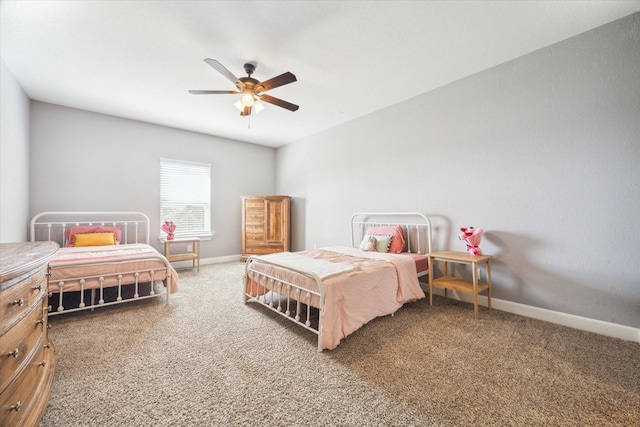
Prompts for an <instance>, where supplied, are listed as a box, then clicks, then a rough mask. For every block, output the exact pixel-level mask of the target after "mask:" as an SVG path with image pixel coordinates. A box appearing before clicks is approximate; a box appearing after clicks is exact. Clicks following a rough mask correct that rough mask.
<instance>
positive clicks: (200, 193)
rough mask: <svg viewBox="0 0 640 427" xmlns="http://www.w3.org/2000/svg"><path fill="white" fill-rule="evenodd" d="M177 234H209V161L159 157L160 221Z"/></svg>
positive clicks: (180, 235)
mask: <svg viewBox="0 0 640 427" xmlns="http://www.w3.org/2000/svg"><path fill="white" fill-rule="evenodd" d="M165 221H173V223H174V224H175V225H176V233H175V235H176V237H205V238H206V237H210V236H211V165H210V164H205V163H194V162H186V161H181V160H169V159H160V223H161V224H162V223H164V222H165Z"/></svg>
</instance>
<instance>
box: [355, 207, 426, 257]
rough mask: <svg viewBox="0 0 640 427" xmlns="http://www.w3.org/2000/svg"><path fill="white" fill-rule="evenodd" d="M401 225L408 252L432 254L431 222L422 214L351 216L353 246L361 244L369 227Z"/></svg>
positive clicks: (399, 213) (363, 214)
mask: <svg viewBox="0 0 640 427" xmlns="http://www.w3.org/2000/svg"><path fill="white" fill-rule="evenodd" d="M388 225H399V226H401V227H402V230H403V231H404V236H405V239H406V241H407V247H406V248H405V250H406V252H412V253H419V254H423V255H426V254H428V253H429V252H431V221H430V220H429V218H427V216H426V215H424V214H422V213H420V212H369V213H366V212H365V213H355V214H353V215H352V216H351V246H357V245H359V244H360V242H361V241H362V239H363V238H364V235H365V234H366V232H367V229H368V228H369V227H376V226H388Z"/></svg>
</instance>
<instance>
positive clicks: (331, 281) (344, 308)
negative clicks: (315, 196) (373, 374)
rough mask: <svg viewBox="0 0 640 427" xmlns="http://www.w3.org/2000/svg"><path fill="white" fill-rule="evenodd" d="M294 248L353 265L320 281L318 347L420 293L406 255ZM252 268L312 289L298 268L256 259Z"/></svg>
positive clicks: (334, 341)
mask: <svg viewBox="0 0 640 427" xmlns="http://www.w3.org/2000/svg"><path fill="white" fill-rule="evenodd" d="M297 254H298V255H302V256H307V257H311V258H318V259H322V260H325V261H330V262H336V263H341V264H350V265H353V266H354V268H353V270H352V271H348V272H346V273H342V274H339V275H335V276H332V277H329V278H327V279H325V280H323V281H322V283H323V286H324V289H325V302H324V306H323V308H322V310H321V312H320V322H321V325H322V327H321V328H322V329H321V346H322V348H323V349H333V348H335V347H336V346H337V345H338V344H339V343H340V340H341V339H343V338H345V337H346V336H348V335H349V334H351V333H352V332H354V331H356V330H357V329H359V328H360V327H361V326H362V325H364V324H365V323H367V322H369V321H371V320H373V319H375V318H376V317H379V316H386V315H388V314H392V313H394V312H395V311H397V310H398V309H399V308H400V307H402V305H403V304H405V303H406V302H409V301H414V300H417V299H420V298H424V297H425V294H424V292H423V291H422V289H421V288H420V284H419V282H418V278H417V273H416V265H415V261H414V259H413V258H412V257H410V256H406V255H403V254H387V253H378V252H363V251H361V250H359V249H357V248H352V247H345V246H332V247H327V248H323V249H320V250H313V251H304V252H297ZM266 257H267V259H268V256H266ZM254 268H255V269H256V270H258V271H261V272H265V273H269V274H271V275H275V276H276V277H279V278H281V279H283V280H287V281H291V282H293V283H297V284H303V285H304V286H305V287H307V288H310V289H314V290H316V289H317V285H316V283H315V282H314V281H313V280H311V279H309V278H307V277H305V276H303V275H300V274H298V273H295V272H292V271H288V270H285V269H282V268H279V267H275V266H271V265H267V264H259V263H256V265H255V267H254ZM318 302H319V301H318V299H317V298H316V299H314V300H312V305H315V306H317V305H318Z"/></svg>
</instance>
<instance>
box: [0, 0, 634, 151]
mask: <svg viewBox="0 0 640 427" xmlns="http://www.w3.org/2000/svg"><path fill="white" fill-rule="evenodd" d="M637 11H640V0H633V1H622V0H618V1H594V0H589V1H577V0H571V1H561V0H558V1H141V0H139V1H98V0H93V1H14V0H1V2H0V17H1V26H0V30H1V33H0V48H1V50H0V54H1V56H2V59H3V60H4V62H5V64H6V66H7V67H8V68H9V69H10V70H11V72H12V73H13V75H14V76H15V78H16V79H17V80H18V82H19V83H20V85H21V86H22V87H23V88H24V90H25V92H26V93H27V95H28V96H29V97H30V98H31V99H34V100H38V101H43V102H50V103H54V104H59V105H64V106H69V107H74V108H80V109H84V110H89V111H95V112H99V113H104V114H110V115H114V116H120V117H125V118H130V119H135V120H141V121H145V122H150V123H156V124H161V125H166V126H171V127H176V128H180V129H187V130H191V131H196V132H201V133H205V134H210V135H217V136H221V137H225V138H231V139H236V140H240V141H247V142H251V143H255V144H261V145H266V146H272V147H279V146H282V145H285V144H288V143H291V142H295V141H297V140H300V139H302V138H305V137H307V136H309V135H312V134H315V133H317V132H320V131H322V130H325V129H328V128H331V127H334V126H337V125H339V124H341V123H344V122H347V121H350V120H353V119H355V118H357V117H360V116H363V115H365V114H368V113H371V112H373V111H376V110H379V109H382V108H385V107H387V106H389V105H393V104H396V103H398V102H401V101H403V100H406V99H408V98H411V97H413V96H416V95H419V94H421V93H424V92H427V91H429V90H432V89H434V88H437V87H439V86H442V85H445V84H447V83H450V82H452V81H455V80H458V79H460V78H463V77H465V76H468V75H471V74H474V73H477V72H479V71H482V70H485V69H487V68H490V67H493V66H495V65H497V64H500V63H503V62H505V61H509V60H511V59H513V58H516V57H518V56H521V55H524V54H527V53H529V52H532V51H534V50H537V49H540V48H542V47H545V46H548V45H550V44H553V43H556V42H558V41H561V40H563V39H566V38H568V37H571V36H574V35H576V34H579V33H582V32H584V31H587V30H590V29H592V28H595V27H597V26H600V25H603V24H605V23H608V22H611V21H613V20H616V19H618V18H621V17H623V16H626V15H629V14H632V13H634V12H637ZM205 58H213V59H217V60H218V61H220V62H221V63H222V64H223V65H224V66H225V67H226V68H227V69H229V70H230V71H231V72H232V73H234V74H235V75H236V76H237V77H243V76H245V73H244V70H243V64H244V63H245V62H249V61H254V62H256V63H257V69H256V72H255V74H254V75H253V77H254V78H256V79H258V80H261V81H264V80H267V79H269V78H271V77H274V76H276V75H279V74H282V73H284V72H285V71H290V72H292V73H293V74H295V75H296V76H297V78H298V81H297V82H295V83H292V84H289V85H286V86H282V87H280V88H276V89H273V90H272V91H270V92H269V94H270V95H272V96H276V97H278V98H281V99H284V100H286V101H289V102H292V103H294V104H298V105H300V109H299V110H298V111H297V112H290V111H287V110H284V109H282V108H279V107H276V106H274V105H270V104H266V106H267V108H266V109H265V110H264V111H263V112H261V113H259V114H257V115H256V114H254V115H252V116H251V118H250V119H247V118H242V117H240V115H239V112H238V110H236V109H235V108H234V107H233V105H232V104H233V102H235V101H236V98H237V96H236V95H191V94H189V93H188V90H189V89H216V90H233V89H235V88H234V87H233V84H232V83H231V82H229V80H227V79H226V78H224V77H223V76H222V75H221V74H219V73H218V72H217V71H216V70H214V69H213V68H211V67H210V66H209V65H207V64H206V63H205V62H204V61H203V59H205Z"/></svg>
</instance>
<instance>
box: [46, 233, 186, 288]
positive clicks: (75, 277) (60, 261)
mask: <svg viewBox="0 0 640 427" xmlns="http://www.w3.org/2000/svg"><path fill="white" fill-rule="evenodd" d="M165 261H166V258H164V257H163V256H162V255H160V254H159V253H158V251H156V250H155V249H154V248H153V247H152V246H149V245H146V244H142V243H136V244H130V245H114V246H87V247H79V248H73V247H68V248H60V250H59V251H58V253H57V254H56V257H55V258H54V259H53V260H51V261H50V262H49V264H50V266H51V277H50V278H49V283H50V287H49V291H50V292H59V287H58V283H59V282H61V281H63V282H64V286H63V290H64V292H69V291H79V290H80V289H81V286H82V285H81V283H80V279H82V278H84V280H85V283H84V286H83V288H84V289H92V288H98V287H100V283H99V280H98V278H99V277H103V278H104V281H103V286H104V287H110V286H117V285H118V278H117V275H118V274H122V279H121V283H122V284H123V285H124V284H131V283H135V281H136V277H135V272H138V274H139V275H138V283H144V282H149V281H151V277H152V275H151V271H153V280H154V281H156V280H162V281H165V279H166V278H167V265H166V264H165ZM165 285H166V282H165ZM170 291H171V293H172V294H173V293H175V292H177V291H178V274H177V273H176V271H175V269H174V268H173V267H171V289H170Z"/></svg>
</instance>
